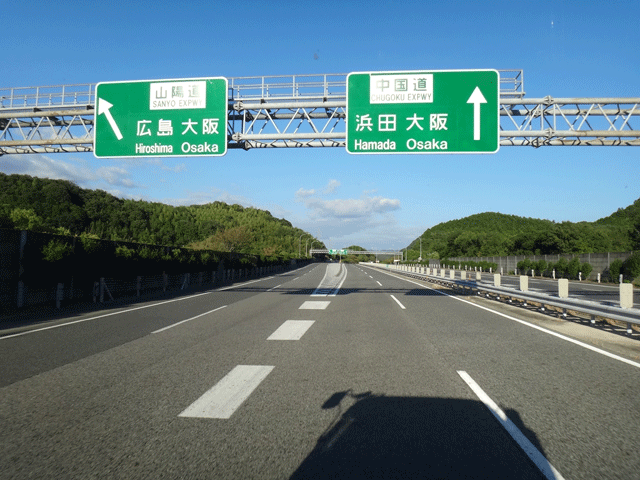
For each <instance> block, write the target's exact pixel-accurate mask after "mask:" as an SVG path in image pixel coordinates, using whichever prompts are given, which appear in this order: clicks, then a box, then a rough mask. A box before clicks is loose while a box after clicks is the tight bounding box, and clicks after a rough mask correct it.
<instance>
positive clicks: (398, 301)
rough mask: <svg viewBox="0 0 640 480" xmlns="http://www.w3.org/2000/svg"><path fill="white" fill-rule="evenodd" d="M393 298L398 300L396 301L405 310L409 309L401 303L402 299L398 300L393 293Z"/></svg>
mask: <svg viewBox="0 0 640 480" xmlns="http://www.w3.org/2000/svg"><path fill="white" fill-rule="evenodd" d="M391 298H393V299H394V300H395V301H396V303H397V304H398V305H400V308H401V309H403V310H406V309H407V308H406V307H405V306H404V305H403V304H401V303H400V300H398V299H397V298H396V297H394V296H393V295H391Z"/></svg>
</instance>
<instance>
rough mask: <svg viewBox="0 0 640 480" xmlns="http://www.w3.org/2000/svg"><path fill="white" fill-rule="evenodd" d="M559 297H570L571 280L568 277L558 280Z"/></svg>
mask: <svg viewBox="0 0 640 480" xmlns="http://www.w3.org/2000/svg"><path fill="white" fill-rule="evenodd" d="M558 297H560V298H569V280H567V279H566V278H560V279H559V280H558Z"/></svg>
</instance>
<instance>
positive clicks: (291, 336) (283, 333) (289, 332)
mask: <svg viewBox="0 0 640 480" xmlns="http://www.w3.org/2000/svg"><path fill="white" fill-rule="evenodd" d="M313 324H314V320H287V321H286V322H284V323H283V324H282V325H280V327H278V329H277V330H276V331H275V332H273V333H272V334H271V335H270V336H269V338H267V340H300V338H301V337H302V335H304V334H305V333H306V331H307V330H309V328H311V325H313Z"/></svg>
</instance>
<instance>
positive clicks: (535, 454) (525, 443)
mask: <svg viewBox="0 0 640 480" xmlns="http://www.w3.org/2000/svg"><path fill="white" fill-rule="evenodd" d="M458 375H460V377H462V379H463V380H464V381H465V383H466V384H467V385H469V388H471V390H473V393H475V394H476V396H477V397H478V398H479V399H480V401H481V402H482V403H484V404H485V406H486V407H487V408H488V409H489V411H490V412H491V413H492V415H493V416H494V417H495V418H496V420H498V422H500V425H502V426H503V427H504V429H505V430H506V431H507V433H508V434H509V435H511V437H512V438H513V439H514V440H515V441H516V443H517V444H518V445H520V448H522V450H524V453H526V454H527V456H528V457H529V458H530V459H531V461H532V462H533V463H534V464H535V465H536V467H538V469H539V470H540V471H541V472H542V474H543V475H544V476H545V477H546V478H548V479H549V480H561V479H563V478H564V477H563V476H562V475H561V474H560V472H558V470H556V469H555V467H554V466H553V465H551V463H549V460H547V459H546V458H545V456H544V455H542V453H540V451H539V450H538V449H537V448H536V447H535V446H534V445H533V444H532V443H531V442H530V441H529V439H528V438H527V437H525V436H524V434H523V433H522V432H521V431H520V429H519V428H518V427H516V425H515V424H514V423H513V422H512V421H511V420H510V419H509V417H507V415H506V414H505V413H504V412H503V411H502V409H501V408H500V407H498V405H497V404H496V403H495V402H494V401H493V400H492V399H491V397H489V395H487V394H486V393H485V392H484V390H482V388H480V386H479V385H478V384H477V383H476V382H475V381H474V380H473V378H471V376H470V375H469V374H468V373H467V372H465V371H462V370H458Z"/></svg>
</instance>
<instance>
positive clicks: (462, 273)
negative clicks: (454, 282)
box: [460, 270, 467, 280]
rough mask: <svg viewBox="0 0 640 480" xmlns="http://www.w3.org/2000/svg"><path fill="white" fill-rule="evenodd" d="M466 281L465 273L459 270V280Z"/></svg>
mask: <svg viewBox="0 0 640 480" xmlns="http://www.w3.org/2000/svg"><path fill="white" fill-rule="evenodd" d="M466 279H467V272H466V271H465V270H460V280H466Z"/></svg>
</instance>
